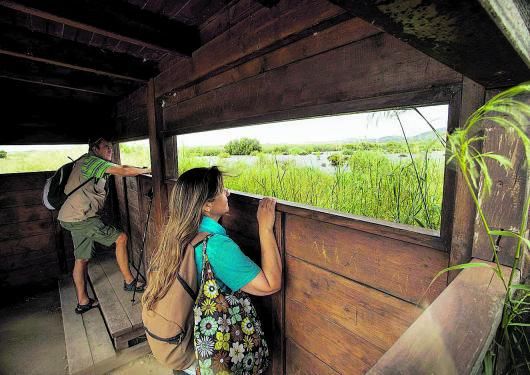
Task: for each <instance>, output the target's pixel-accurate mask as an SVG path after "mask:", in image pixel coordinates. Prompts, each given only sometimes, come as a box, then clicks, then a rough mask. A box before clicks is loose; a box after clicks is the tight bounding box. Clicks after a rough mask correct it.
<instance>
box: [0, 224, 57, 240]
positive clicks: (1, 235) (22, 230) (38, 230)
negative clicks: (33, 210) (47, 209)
mask: <svg viewBox="0 0 530 375" xmlns="http://www.w3.org/2000/svg"><path fill="white" fill-rule="evenodd" d="M51 226H52V223H51V221H50V220H36V221H28V222H27V223H24V224H20V223H15V224H4V225H0V241H5V240H12V239H16V238H21V237H30V236H36V235H39V234H45V233H49V232H50V230H51Z"/></svg>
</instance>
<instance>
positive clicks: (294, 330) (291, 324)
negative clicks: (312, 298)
mask: <svg viewBox="0 0 530 375" xmlns="http://www.w3.org/2000/svg"><path fill="white" fill-rule="evenodd" d="M285 310H286V311H285V314H286V318H285V324H286V337H287V338H288V339H291V340H293V341H294V342H296V343H297V344H298V345H300V346H301V347H303V348H304V349H305V350H307V351H308V352H309V353H311V354H313V355H314V356H315V357H317V358H319V359H320V360H321V361H323V362H324V363H326V364H327V365H328V366H330V367H331V368H333V369H334V370H335V371H337V372H339V373H342V374H346V373H347V374H362V373H364V372H366V371H367V370H368V369H370V367H372V366H373V365H374V364H375V363H376V362H377V360H378V359H379V358H380V357H381V356H382V355H383V353H384V352H383V351H381V350H380V349H378V348H377V347H376V346H373V345H372V344H370V343H369V342H367V341H365V340H363V339H362V338H360V337H358V336H356V335H355V334H353V333H351V332H350V331H348V330H347V329H346V328H345V327H343V326H340V325H338V324H336V323H333V322H331V321H329V320H327V319H326V317H325V316H324V315H321V314H320V313H317V312H316V311H315V310H313V309H312V308H311V306H305V305H302V304H300V303H298V302H295V301H292V300H290V299H286V301H285Z"/></svg>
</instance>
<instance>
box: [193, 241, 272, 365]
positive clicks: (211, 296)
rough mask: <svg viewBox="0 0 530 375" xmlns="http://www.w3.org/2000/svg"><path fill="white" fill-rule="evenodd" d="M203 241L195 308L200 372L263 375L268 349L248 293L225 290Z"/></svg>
mask: <svg viewBox="0 0 530 375" xmlns="http://www.w3.org/2000/svg"><path fill="white" fill-rule="evenodd" d="M207 243H208V239H206V240H205V241H204V242H203V245H202V256H203V268H202V277H201V286H200V288H199V295H198V297H197V300H196V301H195V306H194V308H193V311H194V315H195V326H194V335H193V336H194V338H193V339H194V343H195V355H196V356H197V359H198V366H197V375H199V374H200V375H212V374H216V375H228V374H237V375H247V374H248V375H254V374H262V373H264V372H265V370H266V369H267V367H268V366H269V363H270V359H269V349H268V346H267V342H266V341H265V338H264V334H263V330H262V328H261V322H260V321H259V319H258V316H257V313H256V310H255V308H254V305H253V304H252V302H251V300H250V298H249V296H248V295H247V294H246V293H245V292H242V291H237V292H232V291H230V290H228V292H224V291H222V290H221V289H220V288H219V285H218V283H217V281H216V279H215V277H214V274H213V271H212V267H211V265H210V262H209V260H208V256H207V255H206V247H207Z"/></svg>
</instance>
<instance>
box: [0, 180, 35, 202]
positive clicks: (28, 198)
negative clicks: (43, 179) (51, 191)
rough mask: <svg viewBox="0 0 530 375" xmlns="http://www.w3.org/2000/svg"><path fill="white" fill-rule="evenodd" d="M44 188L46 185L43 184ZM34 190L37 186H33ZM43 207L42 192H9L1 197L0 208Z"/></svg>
mask: <svg viewBox="0 0 530 375" xmlns="http://www.w3.org/2000/svg"><path fill="white" fill-rule="evenodd" d="M42 187H44V183H43V184H42ZM32 189H35V185H33V184H32ZM40 205H42V190H41V189H39V190H22V191H7V192H4V193H2V194H1V195H0V208H7V207H19V206H40Z"/></svg>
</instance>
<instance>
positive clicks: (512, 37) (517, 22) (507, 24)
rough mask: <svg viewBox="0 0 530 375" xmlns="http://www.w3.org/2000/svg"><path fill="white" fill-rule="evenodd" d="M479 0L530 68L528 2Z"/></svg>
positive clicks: (529, 6)
mask: <svg viewBox="0 0 530 375" xmlns="http://www.w3.org/2000/svg"><path fill="white" fill-rule="evenodd" d="M479 1H480V3H481V4H482V6H483V7H484V9H485V10H486V12H488V13H489V15H490V16H491V18H492V19H493V21H495V23H496V24H497V27H498V28H499V29H500V30H501V31H502V33H503V34H504V36H505V37H506V39H508V40H509V41H510V43H511V44H512V46H513V48H514V49H515V50H516V51H517V53H519V56H521V58H522V59H523V61H524V62H525V63H526V65H527V66H528V67H529V68H530V48H529V47H528V46H529V45H530V3H529V2H527V1H514V0H479Z"/></svg>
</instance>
